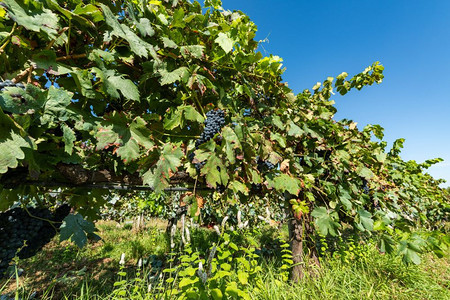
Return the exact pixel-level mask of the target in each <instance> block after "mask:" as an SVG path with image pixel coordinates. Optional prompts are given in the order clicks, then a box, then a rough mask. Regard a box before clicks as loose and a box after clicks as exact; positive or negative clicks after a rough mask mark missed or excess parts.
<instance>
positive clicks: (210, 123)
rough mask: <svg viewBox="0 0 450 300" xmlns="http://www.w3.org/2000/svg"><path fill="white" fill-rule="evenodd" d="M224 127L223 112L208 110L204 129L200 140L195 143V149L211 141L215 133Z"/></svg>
mask: <svg viewBox="0 0 450 300" xmlns="http://www.w3.org/2000/svg"><path fill="white" fill-rule="evenodd" d="M224 125H225V113H224V112H223V110H221V109H218V110H210V111H208V112H207V113H206V120H205V129H204V130H203V132H202V134H201V135H200V138H199V139H197V140H196V141H195V147H196V148H198V146H200V145H201V144H203V143H206V142H207V141H209V140H210V139H212V138H213V137H214V136H215V135H216V134H217V133H219V132H220V131H221V130H222V127H223V126H224Z"/></svg>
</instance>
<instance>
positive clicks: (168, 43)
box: [161, 36, 178, 49]
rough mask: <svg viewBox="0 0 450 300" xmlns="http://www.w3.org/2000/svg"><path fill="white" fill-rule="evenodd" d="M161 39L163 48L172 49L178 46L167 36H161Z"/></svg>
mask: <svg viewBox="0 0 450 300" xmlns="http://www.w3.org/2000/svg"><path fill="white" fill-rule="evenodd" d="M161 40H162V41H163V43H164V48H173V49H176V48H178V45H177V44H175V42H174V41H172V40H171V39H169V38H168V37H165V36H164V37H162V38H161Z"/></svg>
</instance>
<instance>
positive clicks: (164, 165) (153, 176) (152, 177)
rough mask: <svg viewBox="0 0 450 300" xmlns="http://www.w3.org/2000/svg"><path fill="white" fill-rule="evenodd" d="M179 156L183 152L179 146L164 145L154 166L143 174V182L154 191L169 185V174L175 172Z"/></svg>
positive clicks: (157, 191)
mask: <svg viewBox="0 0 450 300" xmlns="http://www.w3.org/2000/svg"><path fill="white" fill-rule="evenodd" d="M181 157H183V152H182V151H181V149H180V148H179V147H177V146H174V145H172V144H170V143H169V144H166V145H164V148H163V149H162V151H161V153H160V157H159V160H158V163H157V164H156V168H153V169H149V170H148V171H147V172H145V173H144V174H143V176H142V179H143V182H144V184H147V185H149V186H150V187H152V188H153V189H154V190H155V192H156V193H160V192H162V191H163V190H164V189H165V188H166V187H168V186H169V180H170V176H171V174H172V173H174V172H176V171H177V168H178V166H179V165H180V164H181Z"/></svg>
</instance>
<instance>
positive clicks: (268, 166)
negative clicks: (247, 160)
mask: <svg viewBox="0 0 450 300" xmlns="http://www.w3.org/2000/svg"><path fill="white" fill-rule="evenodd" d="M257 164H258V171H260V172H264V171H270V170H273V169H275V165H274V164H273V163H271V162H270V161H268V160H262V159H258V162H257Z"/></svg>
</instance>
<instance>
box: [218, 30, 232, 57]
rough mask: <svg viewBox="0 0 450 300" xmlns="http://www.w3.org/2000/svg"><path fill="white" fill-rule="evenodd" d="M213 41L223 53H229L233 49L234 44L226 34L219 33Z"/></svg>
mask: <svg viewBox="0 0 450 300" xmlns="http://www.w3.org/2000/svg"><path fill="white" fill-rule="evenodd" d="M214 41H215V42H216V43H217V44H219V46H220V47H222V49H223V51H225V53H229V52H230V51H231V50H232V49H233V44H234V42H233V40H232V39H231V38H230V37H229V36H228V34H226V33H223V32H219V35H218V36H217V38H216V39H215V40H214Z"/></svg>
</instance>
